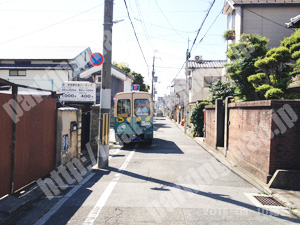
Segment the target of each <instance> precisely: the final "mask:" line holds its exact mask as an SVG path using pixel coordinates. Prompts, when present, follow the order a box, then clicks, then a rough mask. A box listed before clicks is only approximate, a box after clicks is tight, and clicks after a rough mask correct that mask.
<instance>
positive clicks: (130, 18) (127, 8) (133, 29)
mask: <svg viewBox="0 0 300 225" xmlns="http://www.w3.org/2000/svg"><path fill="white" fill-rule="evenodd" d="M124 3H125V7H126V11H127V14H128V18H129V20H130V23H131V26H132V29H133V32H134V35H135V38H136V41H137V43H138V45H139V47H140V50H141V52H142V55H143V58H144V61H145V63H146V65H147V70H148V78H149V79H150V76H149V68H148V63H147V60H146V58H145V55H144V52H143V49H142V47H141V45H140V42H139V39H138V37H137V34H136V31H135V28H134V25H133V23H132V20H131V17H130V14H129V11H128V6H127V3H126V0H124ZM150 81H151V79H150Z"/></svg>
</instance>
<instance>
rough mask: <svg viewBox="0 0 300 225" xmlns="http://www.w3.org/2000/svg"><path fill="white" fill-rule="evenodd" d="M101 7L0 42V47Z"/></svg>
mask: <svg viewBox="0 0 300 225" xmlns="http://www.w3.org/2000/svg"><path fill="white" fill-rule="evenodd" d="M101 5H103V3H102V4H100V5H96V6H94V7H92V8H90V9H88V10H85V11H83V12H81V13H78V14H76V15H74V16H71V17H68V18H66V19H63V20H60V21H58V22H56V23H53V24H50V25H48V26H46V27H43V28H41V29H38V30H35V31H32V32H30V33H27V34H23V35H21V36H19V37H15V38H12V39H9V40H7V41H4V42H1V43H0V45H1V44H5V43H7V42H11V41H15V40H18V39H20V38H23V37H26V36H29V35H31V34H35V33H37V32H39V31H42V30H45V29H48V28H50V27H53V26H55V25H57V24H60V23H63V22H65V21H67V20H69V19H72V18H74V17H76V16H79V15H81V14H83V13H86V12H88V11H91V10H92V9H95V8H97V7H99V6H101Z"/></svg>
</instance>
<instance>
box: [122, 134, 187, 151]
mask: <svg viewBox="0 0 300 225" xmlns="http://www.w3.org/2000/svg"><path fill="white" fill-rule="evenodd" d="M135 145H136V143H129V144H127V145H125V146H123V147H122V148H121V150H125V151H131V150H132V149H134V148H135ZM136 152H141V153H147V154H148V153H154V154H184V152H183V151H181V149H180V148H179V147H178V146H177V145H176V144H175V143H174V142H173V141H167V140H164V139H160V138H154V139H153V143H152V145H147V144H146V143H142V142H141V143H139V148H138V149H137V150H136Z"/></svg>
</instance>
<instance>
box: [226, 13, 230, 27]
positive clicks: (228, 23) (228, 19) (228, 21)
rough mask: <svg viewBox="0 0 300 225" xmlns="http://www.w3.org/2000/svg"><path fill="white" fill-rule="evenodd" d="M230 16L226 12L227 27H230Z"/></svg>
mask: <svg viewBox="0 0 300 225" xmlns="http://www.w3.org/2000/svg"><path fill="white" fill-rule="evenodd" d="M230 17H231V15H230V14H228V15H227V29H230V26H229V25H230Z"/></svg>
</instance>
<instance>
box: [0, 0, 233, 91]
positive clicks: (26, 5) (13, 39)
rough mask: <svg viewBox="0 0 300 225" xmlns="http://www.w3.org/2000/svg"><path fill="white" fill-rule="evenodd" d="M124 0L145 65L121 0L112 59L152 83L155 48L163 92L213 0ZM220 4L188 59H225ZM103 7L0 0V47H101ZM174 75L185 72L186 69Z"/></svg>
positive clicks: (92, 2)
mask: <svg viewBox="0 0 300 225" xmlns="http://www.w3.org/2000/svg"><path fill="white" fill-rule="evenodd" d="M126 2H127V5H128V8H129V13H130V16H131V19H132V22H133V24H134V27H135V29H136V32H137V36H138V39H139V41H140V44H141V47H142V49H143V52H144V55H145V58H146V61H147V64H148V68H147V65H146V63H145V61H144V59H143V56H142V54H141V51H140V49H139V47H138V44H137V41H136V39H135V36H134V33H133V30H132V27H131V24H130V20H129V18H128V15H127V11H126V8H125V4H124V0H115V1H114V20H119V19H124V21H123V22H120V23H117V24H115V25H114V26H113V61H117V62H124V63H128V64H129V67H130V68H131V69H132V70H134V71H136V72H138V73H141V74H142V75H143V76H144V77H145V81H146V83H148V84H150V79H149V77H150V76H151V71H152V62H153V55H154V52H155V51H156V52H155V56H156V59H155V71H156V75H157V76H158V84H157V91H158V95H160V96H162V95H163V94H165V93H166V92H167V90H168V86H169V85H170V82H171V81H172V79H173V78H174V77H175V75H176V74H177V73H178V72H179V69H180V68H181V66H182V64H183V62H184V61H185V52H186V49H187V44H188V38H189V39H190V40H191V41H190V45H191V44H192V42H193V41H194V39H195V37H196V33H197V30H198V29H199V28H200V25H201V23H202V21H203V19H204V17H205V15H206V13H207V10H208V8H209V7H210V4H211V2H212V0H187V1H182V0H126ZM223 4H224V1H223V0H216V2H215V4H214V6H213V7H212V10H211V12H210V14H209V16H208V18H207V20H206V22H205V23H204V26H203V27H202V29H201V31H200V34H199V36H198V39H197V41H196V44H195V46H194V48H193V51H192V52H191V59H193V58H194V56H195V55H202V57H203V59H204V60H209V59H215V60H217V59H225V51H226V41H225V40H224V39H223V37H222V36H223V33H224V31H225V30H226V24H227V21H226V16H224V15H222V14H221V15H219V13H220V11H221V10H222V7H223ZM103 7H104V0H85V1H82V0H72V1H71V0H64V1H58V0H43V1H41V0H26V1H22V0H0V21H1V22H0V29H1V35H0V50H1V49H3V48H11V47H12V46H13V47H16V46H90V47H91V49H92V51H93V52H102V33H103V25H102V24H103ZM218 15H219V16H218ZM217 16H218V18H217ZM216 18H217V20H216V21H215V23H214V24H213V26H212V27H211V28H210V30H209V31H208V33H207V35H206V36H205V37H204V39H203V41H202V42H201V43H200V44H198V43H199V41H200V39H202V38H203V35H204V34H205V33H206V32H207V30H208V28H209V27H210V26H211V24H212V23H213V21H214V20H215V19H216ZM148 73H149V74H148ZM148 75H149V76H148ZM178 77H179V78H180V77H184V70H182V71H181V73H180V74H179V75H178Z"/></svg>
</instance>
